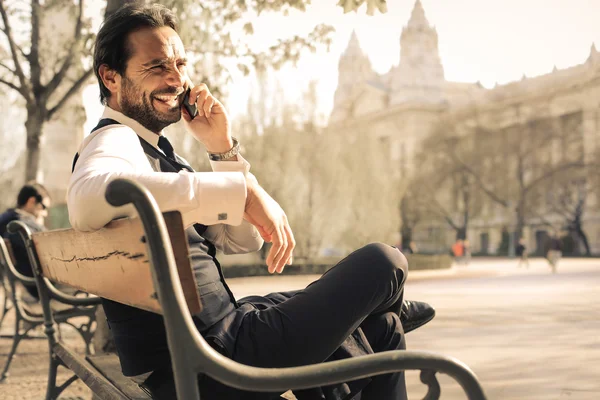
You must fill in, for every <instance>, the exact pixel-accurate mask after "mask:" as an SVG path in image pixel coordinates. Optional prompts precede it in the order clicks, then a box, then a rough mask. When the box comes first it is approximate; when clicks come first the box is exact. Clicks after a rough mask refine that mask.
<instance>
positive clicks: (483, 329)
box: [0, 259, 600, 400]
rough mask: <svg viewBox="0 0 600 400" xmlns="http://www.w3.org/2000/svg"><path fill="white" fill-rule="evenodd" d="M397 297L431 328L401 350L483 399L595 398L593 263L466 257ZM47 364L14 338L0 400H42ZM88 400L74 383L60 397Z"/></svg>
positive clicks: (4, 331)
mask: <svg viewBox="0 0 600 400" xmlns="http://www.w3.org/2000/svg"><path fill="white" fill-rule="evenodd" d="M314 279H316V276H309V275H308V276H307V275H305V276H298V275H293V276H292V275H290V276H286V275H283V276H274V277H252V278H237V279H232V280H231V287H232V290H233V291H234V293H235V294H236V295H237V296H238V297H242V296H244V295H246V294H265V293H268V292H272V291H279V290H290V289H295V288H300V287H303V286H305V285H306V284H308V283H310V282H311V281H312V280H314ZM406 292H407V298H409V299H418V300H423V301H427V302H429V303H431V304H432V305H434V306H435V307H436V309H437V316H436V318H435V319H434V320H433V321H432V322H431V323H429V324H428V325H426V326H425V327H423V328H421V329H418V330H417V331H414V332H411V333H410V334H408V336H407V339H408V345H409V347H410V348H411V349H413V350H427V351H435V352H440V353H443V354H446V355H449V356H453V357H456V358H457V359H459V360H461V361H463V362H465V363H466V364H467V365H469V366H470V367H471V368H472V369H473V370H474V371H475V373H476V374H477V375H478V376H479V378H480V380H481V382H482V383H483V386H484V388H485V390H486V393H487V394H488V398H489V399H494V400H517V399H519V400H521V399H531V400H552V399H577V400H588V399H589V400H592V399H594V400H596V399H599V398H600V259H565V260H563V261H562V263H561V264H560V265H559V267H558V273H557V274H555V275H553V274H551V273H550V269H549V268H548V266H547V263H546V262H545V261H544V260H542V259H533V260H532V263H531V266H530V268H528V269H525V268H517V266H516V261H514V260H502V259H496V260H494V259H489V260H475V261H474V262H472V263H471V265H469V266H467V267H463V266H460V267H454V268H452V269H451V270H446V271H416V272H414V273H412V275H411V276H410V277H409V283H408V285H407V289H406ZM12 323H13V319H12V315H9V316H8V317H7V320H6V321H5V322H4V324H3V326H2V327H1V328H0V334H1V335H2V337H1V338H0V365H3V364H4V361H5V360H6V356H7V354H8V352H9V350H10V345H11V340H10V339H9V338H7V335H10V333H11V332H12V329H13V327H12ZM36 334H37V335H39V336H42V335H43V333H42V331H41V330H40V331H38V332H36ZM63 336H64V337H65V338H66V339H67V340H68V341H69V342H70V343H71V344H72V345H74V346H77V347H78V348H79V349H80V350H81V351H83V342H82V341H81V339H79V338H77V336H76V334H75V332H74V331H72V330H69V328H68V327H67V328H64V329H63ZM47 360H48V355H47V344H46V342H45V341H44V340H39V339H35V340H26V341H24V342H22V344H21V345H20V347H19V353H18V357H17V358H16V359H15V360H14V362H13V366H12V367H11V376H10V377H9V379H8V380H7V382H5V383H3V384H0V400H9V399H10V400H12V399H15V400H16V399H19V400H20V399H35V400H37V399H43V397H44V393H45V384H46V371H47V362H48V361H47ZM60 376H61V377H62V378H63V379H64V378H66V377H68V376H69V375H68V374H67V373H62V374H61V375H60ZM407 380H408V386H409V398H410V399H411V400H413V399H420V398H422V397H423V395H424V393H425V388H424V387H423V386H422V385H421V384H420V383H419V380H418V373H416V372H409V373H408V374H407ZM440 382H441V384H442V397H441V398H442V399H464V398H465V396H464V395H463V394H462V392H461V391H460V388H459V387H458V386H457V385H456V384H455V383H454V382H453V381H452V380H451V379H450V378H448V377H446V376H441V378H440ZM91 398H92V396H91V394H90V392H89V390H88V389H87V388H85V386H83V385H82V384H81V383H77V384H76V385H72V387H71V388H70V389H68V390H67V391H66V392H65V393H64V394H63V396H61V399H63V400H66V399H86V400H88V399H91Z"/></svg>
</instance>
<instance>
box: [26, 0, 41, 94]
mask: <svg viewBox="0 0 600 400" xmlns="http://www.w3.org/2000/svg"><path fill="white" fill-rule="evenodd" d="M29 53H30V54H29V56H30V57H29V65H30V66H31V68H30V69H31V72H30V74H31V84H32V86H33V94H34V96H35V97H36V98H38V97H41V96H42V90H43V87H42V83H41V77H42V68H41V66H40V2H39V0H31V51H30V52H29Z"/></svg>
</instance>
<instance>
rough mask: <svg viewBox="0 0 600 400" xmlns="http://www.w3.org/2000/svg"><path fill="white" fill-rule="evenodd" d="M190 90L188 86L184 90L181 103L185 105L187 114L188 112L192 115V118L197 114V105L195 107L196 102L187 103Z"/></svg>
mask: <svg viewBox="0 0 600 400" xmlns="http://www.w3.org/2000/svg"><path fill="white" fill-rule="evenodd" d="M191 91H192V90H191V89H190V88H188V90H187V92H185V96H183V103H181V104H182V105H183V106H184V107H185V109H186V110H187V112H188V114H190V117H192V119H194V118H195V117H196V115H198V107H196V103H194V104H191V105H190V103H189V99H190V92H191Z"/></svg>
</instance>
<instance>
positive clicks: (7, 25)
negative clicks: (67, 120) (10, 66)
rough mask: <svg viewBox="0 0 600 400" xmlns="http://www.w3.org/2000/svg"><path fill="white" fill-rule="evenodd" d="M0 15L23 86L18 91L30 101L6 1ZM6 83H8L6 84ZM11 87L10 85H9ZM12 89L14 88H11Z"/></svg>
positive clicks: (2, 1) (0, 2)
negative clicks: (5, 5) (7, 12)
mask: <svg viewBox="0 0 600 400" xmlns="http://www.w3.org/2000/svg"><path fill="white" fill-rule="evenodd" d="M0 15H1V16H2V22H3V23H4V29H3V32H4V34H5V35H6V38H7V39H8V47H9V48H10V54H11V55H12V59H13V62H14V64H15V71H14V72H15V74H16V75H17V77H18V78H19V83H20V84H21V89H20V90H18V91H19V93H20V94H21V95H23V97H25V100H27V101H30V100H31V97H30V96H29V93H28V92H27V80H26V78H25V74H24V73H23V69H22V68H21V64H20V63H19V56H18V54H17V45H16V44H15V41H14V39H13V36H12V30H11V27H10V21H9V20H8V15H7V14H6V8H5V7H4V0H0ZM4 83H6V82H4ZM9 86H10V85H9ZM11 87H12V86H11Z"/></svg>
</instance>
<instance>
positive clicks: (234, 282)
mask: <svg viewBox="0 0 600 400" xmlns="http://www.w3.org/2000/svg"><path fill="white" fill-rule="evenodd" d="M531 261H532V268H531V269H520V270H518V274H519V275H523V276H527V275H530V276H531V277H532V278H533V279H534V280H538V278H537V277H536V276H538V275H539V276H542V275H540V273H541V272H542V273H544V272H545V271H546V265H545V262H544V261H543V260H542V259H539V260H535V259H533V260H531ZM565 263H566V261H565V260H563V264H565ZM513 264H514V265H513ZM576 266H577V267H576V268H581V269H582V270H583V269H589V268H590V266H598V267H599V268H600V260H598V259H589V260H578V261H577V262H576ZM561 272H562V270H561V267H559V274H560V273H561ZM515 273H517V272H516V261H515V260H506V259H490V260H474V261H473V262H472V264H471V265H470V266H468V267H465V266H453V267H452V268H450V269H448V270H436V271H414V272H412V273H410V274H409V278H408V288H409V290H408V292H407V297H409V298H412V297H411V295H417V297H419V298H418V299H419V300H421V299H424V300H428V298H427V297H426V296H427V295H428V294H429V295H430V296H434V295H435V293H438V290H435V291H433V292H432V291H431V290H432V289H429V286H423V287H421V286H420V285H415V286H411V282H412V283H415V284H417V283H419V282H423V283H425V282H426V281H431V280H433V281H435V280H439V281H444V280H459V279H463V280H466V282H470V281H469V280H470V279H473V282H475V280H476V279H479V278H484V279H485V278H494V277H503V276H511V275H514V274H515ZM548 274H549V270H548ZM317 278H318V275H293V276H286V275H285V274H284V275H280V276H271V277H265V276H259V277H248V278H234V279H231V280H228V281H229V282H230V287H231V289H232V291H233V292H234V293H235V295H236V297H238V298H239V297H243V296H245V295H249V294H266V293H269V292H274V291H284V290H292V289H298V288H302V287H305V286H306V285H307V284H309V283H310V282H312V281H313V280H315V279H317ZM411 287H412V289H410V288H411ZM534 289H535V287H532V290H534ZM486 290H487V289H486ZM561 290H562V289H561ZM478 291H479V289H477V285H473V296H477V299H478V300H477V301H481V300H480V299H485V297H486V293H478ZM439 292H440V293H441V289H440V291H439ZM437 296H438V297H439V301H442V300H447V299H449V298H455V297H456V296H455V295H454V294H452V296H451V297H448V295H447V294H443V293H442V294H437ZM415 299H417V298H416V297H415ZM591 300H592V298H590V301H591ZM0 301H1V300H0ZM456 301H458V300H456ZM438 304H439V303H438ZM574 305H575V304H564V306H563V307H564V308H565V310H562V311H561V313H562V315H571V314H570V309H569V307H573V306H574ZM577 305H580V304H579V303H578V304H577ZM462 306H464V305H463V303H456V304H454V303H452V304H447V305H444V306H442V307H440V310H438V311H441V312H439V313H438V314H439V315H438V316H437V317H436V319H435V320H434V323H432V324H428V325H427V327H426V328H424V329H422V330H421V329H420V330H419V331H418V332H420V333H417V334H411V335H414V336H411V337H410V339H411V343H413V344H415V345H416V346H415V347H414V348H421V349H430V348H431V347H432V346H431V345H430V344H431V343H437V344H438V345H437V347H438V348H436V349H435V350H439V351H441V352H442V353H445V352H446V353H448V354H452V352H451V350H454V351H457V350H456V349H464V351H469V350H468V349H467V348H465V347H464V346H462V345H461V344H460V342H457V341H456V339H453V338H456V337H457V336H461V335H464V334H465V332H472V335H471V340H473V343H475V342H476V340H480V339H478V338H477V337H475V331H470V329H472V328H473V327H474V326H476V325H472V324H477V325H483V326H485V327H486V329H488V330H490V332H488V334H489V336H488V337H490V338H495V337H496V336H494V335H497V333H496V332H492V331H491V330H493V329H496V328H495V326H496V324H495V323H493V321H506V320H509V321H511V322H512V323H513V324H518V323H519V321H518V320H523V323H525V321H526V319H527V318H528V316H529V317H530V316H531V314H528V313H525V314H521V313H518V314H517V315H518V316H519V318H518V319H515V314H514V310H515V308H513V307H507V308H506V310H505V313H504V314H498V313H496V312H494V313H490V314H487V313H486V312H485V308H483V311H482V309H476V310H475V311H468V309H461V307H462ZM486 306H487V305H486ZM491 306H492V305H491V304H490V309H491ZM512 306H514V307H517V306H518V304H513V305H512ZM482 307H483V304H482ZM445 308H446V309H447V310H445ZM444 311H447V313H445V312H444ZM468 312H470V313H472V314H473V318H470V319H465V318H464V316H465V315H467V314H468ZM453 315H454V316H453ZM534 315H535V314H534ZM540 315H542V314H541V313H540ZM546 318H555V317H554V316H552V315H549V316H548V317H546ZM572 318H574V319H577V317H576V316H575V315H574V316H573V317H572ZM488 320H489V321H488ZM475 321H477V322H475ZM486 321H488V322H486ZM470 324H471V325H470ZM13 325H14V317H13V314H12V312H11V313H9V314H8V315H7V317H6V319H5V321H4V323H3V324H2V326H1V327H0V368H2V367H3V366H4V363H5V362H6V358H7V356H8V353H9V351H10V347H11V345H12V338H10V337H9V336H10V335H11V334H12V332H13V329H14V328H13ZM436 327H437V328H436ZM421 331H422V332H421ZM485 332H486V331H485V330H481V331H479V332H478V334H480V335H481V336H480V338H481V339H483V337H485V336H487V335H486V334H485ZM34 334H35V335H37V336H38V337H40V338H43V330H42V328H40V329H38V330H37V331H36V332H34ZM440 335H441V336H440ZM526 335H527V333H526V332H523V333H522V336H523V337H521V338H520V339H519V340H518V341H517V343H518V342H522V344H523V346H527V343H529V342H528V341H527V340H530V339H528V338H527V337H526ZM567 339H568V340H572V339H573V338H572V337H568V338H567ZM588 339H589V340H588V341H589V342H590V343H589V346H591V347H588V348H596V347H597V344H598V342H597V339H598V337H597V335H596V337H595V338H594V337H593V336H592V337H588ZM63 340H65V341H66V342H67V344H68V345H69V346H71V347H73V348H75V349H76V350H77V351H79V352H80V353H81V354H83V353H84V344H83V340H82V339H81V338H80V337H79V336H78V334H77V333H76V331H75V330H74V329H72V328H71V327H68V326H65V327H64V328H63ZM548 340H549V344H548V346H551V343H552V341H551V340H550V339H548ZM580 340H581V339H580ZM457 346H458V347H457ZM411 347H412V346H411ZM434 347H436V346H434ZM467 347H469V346H467ZM414 348H413V349H414ZM573 348H574V349H575V348H577V344H575V343H573ZM489 349H490V348H489V347H488V350H487V351H486V352H483V353H477V355H476V356H475V355H474V354H471V353H465V357H466V359H464V360H463V361H465V362H467V364H469V365H472V364H474V365H475V366H477V365H484V366H486V369H484V370H483V371H482V372H483V374H482V375H483V377H484V378H487V376H486V374H487V375H489V376H490V377H491V376H501V377H502V379H504V380H499V381H498V382H495V381H494V385H495V386H497V387H495V386H492V387H489V388H488V389H490V391H491V393H493V394H494V395H493V396H491V397H490V399H492V398H493V399H498V400H500V399H503V395H502V394H501V393H503V392H502V391H503V390H505V391H506V390H509V389H507V388H510V387H513V386H514V385H522V386H523V387H525V388H527V387H532V388H533V387H535V385H537V383H536V382H538V383H539V382H542V381H541V380H540V381H535V380H533V378H534V377H530V379H529V380H527V379H526V376H524V375H523V374H521V373H520V371H519V370H515V371H512V373H511V371H510V365H511V364H510V363H507V364H502V363H499V364H502V365H499V364H498V365H490V364H489V361H487V360H488V358H490V357H491V358H494V357H496V358H495V359H496V360H501V359H502V358H501V357H503V356H507V355H504V354H503V349H502V346H501V344H499V347H497V348H496V350H495V351H496V352H497V353H498V354H496V353H494V350H493V348H492V350H489ZM432 350H433V349H432ZM526 350H527V349H526V348H524V349H523V351H526ZM528 356H530V357H534V356H533V354H528ZM469 357H472V358H471V359H469ZM552 360H560V356H559V355H556V357H554V358H552V359H550V358H549V359H548V361H552ZM576 362H577V361H576V360H575V359H573V360H572V363H571V364H570V365H569V366H570V367H571V368H573V374H571V375H570V382H572V383H573V385H571V386H568V387H566V386H563V387H562V388H561V389H560V395H559V396H552V398H559V397H560V398H571V399H582V400H583V399H586V400H587V399H591V398H600V397H594V396H600V392H598V391H597V390H596V387H597V385H595V384H592V383H590V382H583V383H582V382H579V383H582V384H581V385H578V384H577V383H578V381H577V379H578V378H577V372H576V371H577V369H576V368H575V364H576ZM498 368H500V369H501V370H500V369H498ZM47 371H48V350H47V342H46V340H45V339H33V340H23V341H22V342H21V344H20V345H19V350H18V352H17V355H16V357H15V359H14V360H13V363H12V366H11V369H10V376H9V377H8V379H7V380H6V381H5V382H3V383H0V400H29V399H31V400H38V399H43V398H44V395H45V390H46V377H47ZM562 372H563V373H564V371H562ZM499 374H500V375H499ZM70 376H71V375H70V374H69V372H68V371H66V370H65V369H63V368H62V367H60V368H59V375H58V382H62V381H64V380H65V379H67V378H68V377H70ZM407 378H408V381H409V382H408V383H409V389H410V390H409V394H410V393H412V394H413V395H414V394H419V395H422V394H424V393H420V391H422V388H418V387H417V382H418V378H417V376H416V373H414V374H413V373H410V374H408V375H407ZM536 378H537V379H541V378H540V377H536ZM488 379H489V378H488ZM446 381H447V379H445V378H444V377H442V379H441V382H442V385H444V384H445V383H446ZM490 382H492V380H491V379H490ZM531 385H534V386H531ZM581 389H583V390H588V392H587V393H585V394H582V393H581V392H579V391H578V390H581ZM524 390H525V389H524ZM521 393H527V392H526V391H522V392H521ZM555 393H558V392H557V391H555ZM563 396H564V397H563ZM590 396H591V397H590ZM411 398H419V396H417V397H413V396H411ZM442 398H443V399H445V398H447V397H446V396H442ZM450 398H463V397H454V396H452V395H451V396H450ZM507 398H511V399H512V398H515V397H514V396H513V397H511V396H508V397H507ZM517 398H519V399H520V398H527V399H531V400H537V398H534V397H529V396H525V397H517ZM547 398H550V397H547ZM59 399H60V400H75V399H77V400H91V399H92V394H91V392H90V390H89V389H88V388H87V387H86V386H85V385H84V384H83V383H81V382H80V381H77V382H75V383H73V384H72V385H71V386H70V387H69V388H68V389H67V390H65V392H63V394H62V395H61V396H60V398H59Z"/></svg>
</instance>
